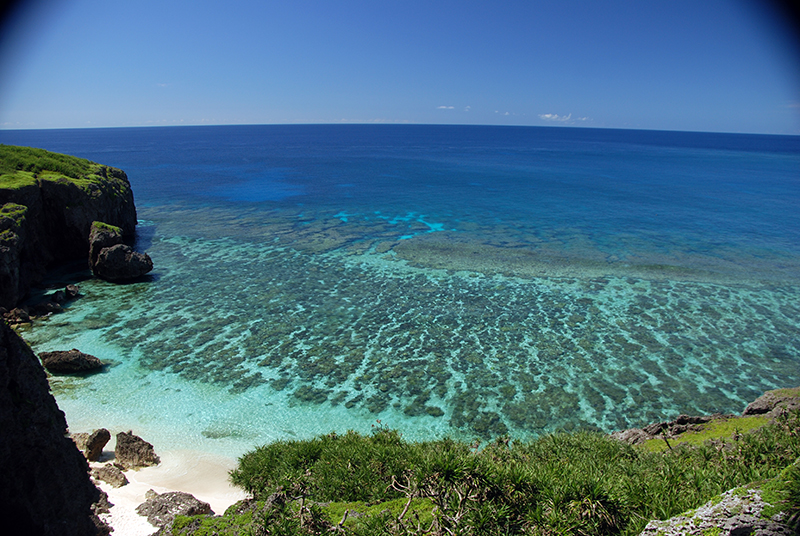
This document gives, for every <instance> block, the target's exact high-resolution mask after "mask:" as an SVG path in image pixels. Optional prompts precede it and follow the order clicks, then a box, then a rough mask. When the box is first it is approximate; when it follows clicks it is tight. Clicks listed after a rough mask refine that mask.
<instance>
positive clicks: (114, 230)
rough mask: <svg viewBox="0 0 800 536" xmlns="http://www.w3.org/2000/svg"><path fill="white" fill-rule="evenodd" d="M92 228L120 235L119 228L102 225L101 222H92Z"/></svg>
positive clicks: (106, 224)
mask: <svg viewBox="0 0 800 536" xmlns="http://www.w3.org/2000/svg"><path fill="white" fill-rule="evenodd" d="M92 227H93V228H97V229H98V230H100V231H109V232H111V233H116V234H118V235H122V229H121V228H120V227H116V226H114V225H110V224H108V223H104V222H102V221H93V222H92Z"/></svg>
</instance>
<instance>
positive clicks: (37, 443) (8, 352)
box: [0, 320, 107, 536]
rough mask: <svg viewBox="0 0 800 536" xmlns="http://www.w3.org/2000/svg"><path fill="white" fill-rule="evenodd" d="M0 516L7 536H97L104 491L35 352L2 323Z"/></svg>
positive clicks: (0, 362)
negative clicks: (96, 511) (95, 507)
mask: <svg viewBox="0 0 800 536" xmlns="http://www.w3.org/2000/svg"><path fill="white" fill-rule="evenodd" d="M0 430H2V433H0V517H1V518H2V519H3V527H4V529H5V530H7V531H9V532H8V534H28V535H32V536H35V535H39V534H41V535H51V536H57V535H64V536H66V535H84V534H85V535H94V534H102V533H103V532H105V533H107V531H102V530H99V528H98V527H100V523H99V520H97V518H96V516H95V515H94V511H93V509H92V504H93V503H95V502H96V501H98V500H99V499H100V492H99V491H98V489H97V488H96V487H95V486H94V484H92V481H91V480H90V478H89V466H88V463H87V462H86V459H85V458H84V457H83V454H81V453H80V452H79V451H78V449H77V447H76V446H75V443H73V442H72V440H71V439H69V438H68V437H67V436H66V433H67V421H66V419H65V418H64V413H63V412H62V411H61V410H60V409H58V406H57V405H56V401H55V398H53V395H52V394H51V393H50V386H49V385H48V383H47V377H46V375H45V372H44V369H43V368H42V365H41V364H40V363H39V360H38V359H37V357H36V356H35V355H34V353H33V351H32V350H31V348H30V347H29V346H28V345H27V344H26V343H25V341H23V340H22V339H21V338H20V337H19V336H18V335H17V334H16V333H15V332H14V331H13V330H12V329H11V328H9V327H8V326H7V325H6V323H5V322H3V321H2V320H0Z"/></svg>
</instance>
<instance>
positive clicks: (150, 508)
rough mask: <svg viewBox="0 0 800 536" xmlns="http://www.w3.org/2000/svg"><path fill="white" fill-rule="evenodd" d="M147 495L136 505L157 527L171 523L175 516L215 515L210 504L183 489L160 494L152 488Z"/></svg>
mask: <svg viewBox="0 0 800 536" xmlns="http://www.w3.org/2000/svg"><path fill="white" fill-rule="evenodd" d="M145 497H147V500H146V501H145V502H143V503H142V504H140V505H139V506H137V507H136V512H138V514H139V515H142V516H146V517H147V521H149V522H150V524H151V525H153V526H156V527H165V526H168V525H171V524H172V522H173V521H174V520H175V516H197V515H205V514H210V515H214V512H213V511H212V510H211V505H210V504H208V503H207V502H202V501H200V500H198V499H196V498H195V497H194V495H191V494H189V493H185V492H183V491H169V492H167V493H162V494H160V495H159V494H158V493H156V492H155V491H153V490H150V491H148V492H147V494H146V495H145Z"/></svg>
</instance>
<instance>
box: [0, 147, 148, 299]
mask: <svg viewBox="0 0 800 536" xmlns="http://www.w3.org/2000/svg"><path fill="white" fill-rule="evenodd" d="M93 221H102V222H105V223H108V224H110V225H113V226H116V227H119V228H120V229H121V230H122V233H123V235H124V236H128V237H129V236H132V235H133V234H134V231H135V227H136V207H135V206H134V202H133V190H132V189H131V185H130V182H129V181H128V177H127V175H125V172H124V171H122V170H119V169H116V168H112V167H108V166H104V165H101V164H97V163H95V162H91V161H89V160H85V159H82V158H77V157H73V156H68V155H63V154H58V153H52V152H50V151H45V150H43V149H34V148H30V147H16V146H10V145H0V307H5V308H8V309H11V308H13V307H15V306H16V305H17V304H18V303H19V302H20V301H21V300H22V299H23V298H24V297H25V296H26V295H27V293H28V291H29V290H30V288H31V286H32V285H34V284H36V283H37V282H39V281H41V279H42V278H43V277H44V274H45V272H46V270H47V269H48V267H50V266H52V265H53V264H54V263H57V262H62V261H66V260H73V259H80V258H86V257H87V256H88V254H89V230H90V228H91V225H92V222H93Z"/></svg>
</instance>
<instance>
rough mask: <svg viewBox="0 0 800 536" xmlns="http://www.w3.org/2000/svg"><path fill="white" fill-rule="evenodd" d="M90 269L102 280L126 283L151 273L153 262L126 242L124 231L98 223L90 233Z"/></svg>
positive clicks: (95, 223)
mask: <svg viewBox="0 0 800 536" xmlns="http://www.w3.org/2000/svg"><path fill="white" fill-rule="evenodd" d="M89 268H91V269H92V273H93V274H94V275H95V276H97V277H100V278H102V279H106V280H108V281H124V280H127V279H135V278H137V277H141V276H143V275H144V274H146V273H148V272H150V271H151V270H152V269H153V261H152V260H151V259H150V256H149V255H147V254H146V253H138V252H136V251H133V249H131V247H130V246H128V245H127V244H125V243H123V237H122V229H120V228H119V227H114V226H112V225H108V224H106V223H103V222H99V221H96V222H93V223H92V227H91V231H90V232H89Z"/></svg>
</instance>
